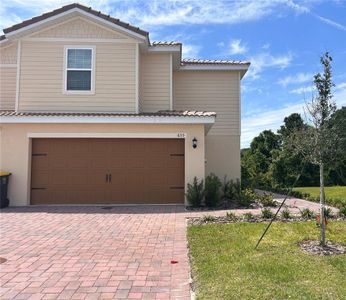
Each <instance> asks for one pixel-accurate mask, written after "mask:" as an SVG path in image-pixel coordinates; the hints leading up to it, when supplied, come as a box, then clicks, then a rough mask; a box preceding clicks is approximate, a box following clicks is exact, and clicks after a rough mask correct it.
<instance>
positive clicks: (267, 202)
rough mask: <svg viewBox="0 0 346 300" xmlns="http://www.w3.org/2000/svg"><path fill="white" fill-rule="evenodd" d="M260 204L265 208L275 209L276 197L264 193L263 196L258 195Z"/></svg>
mask: <svg viewBox="0 0 346 300" xmlns="http://www.w3.org/2000/svg"><path fill="white" fill-rule="evenodd" d="M257 198H258V202H259V203H260V204H261V205H262V206H264V207H269V206H271V207H275V206H276V202H275V201H274V197H273V194H272V193H263V195H258V196H257Z"/></svg>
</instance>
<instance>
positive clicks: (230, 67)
mask: <svg viewBox="0 0 346 300" xmlns="http://www.w3.org/2000/svg"><path fill="white" fill-rule="evenodd" d="M248 68H249V65H217V64H214V65H211V64H205V65H204V64H193V65H183V66H180V68H179V70H181V71H190V70H191V71H208V70H218V71H221V70H229V71H241V70H243V71H247V70H248Z"/></svg>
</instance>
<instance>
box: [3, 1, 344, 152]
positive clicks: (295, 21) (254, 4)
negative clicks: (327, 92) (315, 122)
mask: <svg viewBox="0 0 346 300" xmlns="http://www.w3.org/2000/svg"><path fill="white" fill-rule="evenodd" d="M68 3H71V2H68V1H59V0H45V1H37V0H2V1H0V27H1V28H6V27H8V26H11V25H13V24H16V23H18V22H21V21H22V20H25V19H28V18H31V17H34V16H37V15H39V14H42V13H44V12H47V11H50V10H53V9H55V8H58V7H61V6H63V5H65V4H68ZM80 3H81V4H84V5H87V6H91V7H92V8H94V9H97V10H101V11H102V12H104V13H107V14H110V15H112V16H113V17H116V18H119V19H121V20H122V21H126V22H129V23H131V24H132V25H135V26H138V27H140V28H141V29H144V30H146V31H149V32H150V40H151V41H156V40H162V41H180V42H182V43H183V57H184V58H201V59H230V60H233V59H234V60H248V61H250V62H251V66H250V68H249V70H248V72H247V74H246V75H245V76H244V78H243V80H242V83H241V87H242V90H241V91H242V94H241V120H242V125H241V126H242V133H241V145H242V148H244V147H248V146H249V144H250V142H251V140H252V139H253V138H254V137H255V136H257V135H258V134H259V133H260V132H261V131H263V130H265V129H271V130H273V131H274V132H275V131H276V130H277V129H278V128H279V127H280V126H281V125H282V124H283V119H284V118H285V117H286V116H288V115H290V114H291V113H293V112H299V113H301V114H302V116H303V117H304V106H305V103H306V102H307V101H309V100H311V98H312V96H313V95H314V93H315V91H314V89H313V75H314V74H316V73H317V72H320V71H321V65H320V62H319V59H320V56H321V55H322V54H323V53H324V52H325V51H329V52H330V54H331V56H332V57H333V62H332V71H333V80H334V83H335V87H334V90H333V92H334V100H335V101H336V104H337V106H338V107H341V106H346V0H325V1H322V0H295V1H293V0H160V1H148V0H147V1H145V0H142V1H141V0H131V1H130V0H128V1H124V0H123V1H118V0H98V1H89V0H83V1H82V0H81V1H80Z"/></svg>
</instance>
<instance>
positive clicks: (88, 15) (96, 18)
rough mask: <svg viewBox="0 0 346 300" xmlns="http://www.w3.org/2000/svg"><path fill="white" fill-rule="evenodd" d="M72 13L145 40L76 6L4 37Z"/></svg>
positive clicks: (144, 38)
mask: <svg viewBox="0 0 346 300" xmlns="http://www.w3.org/2000/svg"><path fill="white" fill-rule="evenodd" d="M73 13H79V14H82V15H84V16H86V17H89V18H92V19H94V20H96V21H97V22H100V23H103V24H105V25H106V26H109V27H111V28H113V29H116V30H118V31H120V32H124V33H126V34H127V35H129V36H132V37H135V38H137V39H140V40H142V41H147V37H146V36H144V35H141V34H138V33H136V32H133V31H132V30H129V29H126V28H124V27H122V26H119V25H117V24H114V23H112V22H110V21H107V20H104V19H102V18H99V17H97V16H94V15H93V14H90V13H87V12H85V11H84V10H81V9H79V8H78V7H75V8H72V9H70V10H68V11H65V12H62V13H60V14H58V15H55V16H52V17H49V18H47V19H44V20H42V21H39V22H36V23H34V24H31V25H28V26H25V27H22V28H19V29H17V30H14V31H11V32H9V33H6V38H10V37H12V36H15V35H17V34H19V33H22V32H25V31H27V30H30V29H33V28H36V27H38V26H41V25H44V24H46V23H49V22H51V21H53V20H56V19H58V18H61V17H63V16H67V15H69V14H73Z"/></svg>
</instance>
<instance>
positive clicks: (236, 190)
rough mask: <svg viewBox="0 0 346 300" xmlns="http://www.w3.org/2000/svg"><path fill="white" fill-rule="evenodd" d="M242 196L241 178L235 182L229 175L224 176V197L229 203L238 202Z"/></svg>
mask: <svg viewBox="0 0 346 300" xmlns="http://www.w3.org/2000/svg"><path fill="white" fill-rule="evenodd" d="M240 196H241V185H240V181H239V179H237V180H236V181H235V182H234V181H233V180H228V179H227V176H225V177H224V180H223V184H222V198H223V200H224V202H225V203H226V204H227V205H230V204H231V203H232V202H235V203H237V202H238V201H239V199H240Z"/></svg>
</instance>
